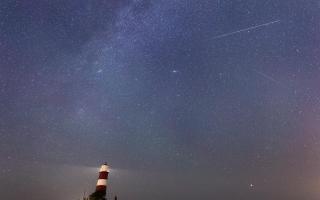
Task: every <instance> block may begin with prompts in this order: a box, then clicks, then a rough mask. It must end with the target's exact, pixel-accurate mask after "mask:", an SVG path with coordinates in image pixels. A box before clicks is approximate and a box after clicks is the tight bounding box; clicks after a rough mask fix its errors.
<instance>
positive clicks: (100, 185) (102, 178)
mask: <svg viewBox="0 0 320 200" xmlns="http://www.w3.org/2000/svg"><path fill="white" fill-rule="evenodd" d="M109 172H110V171H109V166H108V165H107V163H105V164H103V165H101V167H100V170H99V178H98V181H97V186H96V192H101V193H104V194H106V191H107V180H108V175H109Z"/></svg>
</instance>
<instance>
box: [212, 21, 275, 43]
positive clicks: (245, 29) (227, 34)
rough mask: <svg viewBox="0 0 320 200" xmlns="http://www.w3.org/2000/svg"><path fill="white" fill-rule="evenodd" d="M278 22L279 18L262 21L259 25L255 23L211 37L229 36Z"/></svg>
mask: <svg viewBox="0 0 320 200" xmlns="http://www.w3.org/2000/svg"><path fill="white" fill-rule="evenodd" d="M279 22H280V20H276V21H272V22H268V23H264V24H260V25H256V26H251V27H248V28H244V29H240V30H237V31H233V32H230V33H225V34H221V35H217V36H215V37H213V39H214V40H215V39H220V38H224V37H228V36H231V35H235V34H238V33H242V32H245V31H250V30H254V29H257V28H260V27H263V26H269V25H272V24H276V23H279Z"/></svg>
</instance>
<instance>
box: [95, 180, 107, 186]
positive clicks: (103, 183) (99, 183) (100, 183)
mask: <svg viewBox="0 0 320 200" xmlns="http://www.w3.org/2000/svg"><path fill="white" fill-rule="evenodd" d="M98 185H105V186H106V185H107V179H99V180H98V182H97V186H98Z"/></svg>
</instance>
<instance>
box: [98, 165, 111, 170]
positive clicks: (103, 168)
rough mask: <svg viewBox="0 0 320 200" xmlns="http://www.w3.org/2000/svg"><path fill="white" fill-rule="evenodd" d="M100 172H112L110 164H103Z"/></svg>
mask: <svg viewBox="0 0 320 200" xmlns="http://www.w3.org/2000/svg"><path fill="white" fill-rule="evenodd" d="M99 172H110V170H109V166H108V165H102V166H101V168H100V171H99Z"/></svg>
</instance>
